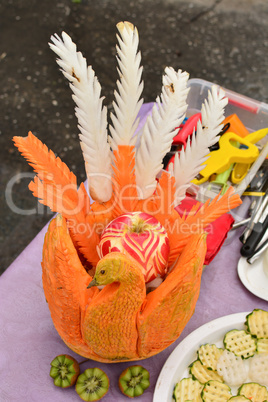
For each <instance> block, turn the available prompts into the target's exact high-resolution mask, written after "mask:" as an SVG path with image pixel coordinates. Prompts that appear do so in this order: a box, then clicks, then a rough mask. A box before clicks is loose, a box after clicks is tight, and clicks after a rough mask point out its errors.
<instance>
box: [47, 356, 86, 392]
mask: <svg viewBox="0 0 268 402" xmlns="http://www.w3.org/2000/svg"><path fill="white" fill-rule="evenodd" d="M50 365H51V369H50V377H52V378H53V379H54V384H55V385H56V386H57V387H61V388H68V387H71V386H72V385H74V384H75V382H76V379H77V377H78V376H79V373H80V367H79V364H78V362H77V361H76V360H75V359H74V358H73V357H72V356H69V355H59V356H57V357H55V359H53V360H52V362H51V363H50Z"/></svg>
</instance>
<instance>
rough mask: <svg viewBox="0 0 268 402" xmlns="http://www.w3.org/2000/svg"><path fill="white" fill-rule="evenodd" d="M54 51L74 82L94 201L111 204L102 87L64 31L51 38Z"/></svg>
mask: <svg viewBox="0 0 268 402" xmlns="http://www.w3.org/2000/svg"><path fill="white" fill-rule="evenodd" d="M51 41H52V43H50V44H49V46H50V48H51V49H52V50H53V51H54V52H55V53H56V54H57V55H58V56H59V59H57V63H58V65H59V66H60V67H61V69H62V73H63V74H64V76H65V77H66V78H67V79H68V80H69V81H70V87H71V89H72V91H73V100H74V102H75V103H76V108H75V112H76V117H77V119H78V128H79V130H80V135H79V138H80V141H81V143H80V144H81V148H82V153H83V157H84V161H85V168H86V173H87V179H88V185H89V192H90V195H91V197H92V198H93V199H94V200H98V201H100V202H105V201H108V200H109V199H110V198H111V195H112V182H111V151H110V146H109V144H108V140H107V110H106V107H105V106H103V97H101V86H100V84H99V82H98V79H97V77H96V76H95V72H94V71H93V69H92V67H91V66H89V67H88V66H87V62H86V59H85V58H84V57H83V56H82V54H81V52H77V50H76V45H75V44H74V43H73V42H72V39H71V38H70V37H69V36H68V35H67V34H66V33H65V32H62V39H61V38H60V37H59V36H58V35H53V36H52V37H51Z"/></svg>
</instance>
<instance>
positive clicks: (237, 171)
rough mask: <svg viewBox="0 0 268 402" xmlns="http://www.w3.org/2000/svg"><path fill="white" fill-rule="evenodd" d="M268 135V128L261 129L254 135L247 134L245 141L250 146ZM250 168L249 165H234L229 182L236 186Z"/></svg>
mask: <svg viewBox="0 0 268 402" xmlns="http://www.w3.org/2000/svg"><path fill="white" fill-rule="evenodd" d="M267 134H268V128H262V129H261V130H258V131H255V132H254V133H251V134H248V135H247V137H246V139H247V141H249V142H251V143H252V144H256V143H257V142H259V141H260V140H261V139H262V138H264V137H265V136H266V135H267ZM249 168H250V164H247V163H236V164H235V166H234V169H233V171H232V175H231V180H232V182H233V183H234V184H238V183H240V182H241V180H243V179H244V178H245V176H246V174H247V172H248V170H249Z"/></svg>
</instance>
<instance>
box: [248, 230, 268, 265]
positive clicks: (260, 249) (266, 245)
mask: <svg viewBox="0 0 268 402" xmlns="http://www.w3.org/2000/svg"><path fill="white" fill-rule="evenodd" d="M265 237H266V239H265V240H264V241H263V242H262V243H261V245H260V246H259V247H258V248H257V249H256V250H255V251H254V253H253V254H252V255H251V256H250V257H248V258H247V262H248V263H249V264H253V262H254V261H256V260H257V259H258V258H259V257H260V256H261V255H262V254H263V253H264V251H265V250H267V248H268V232H267V231H266V233H265Z"/></svg>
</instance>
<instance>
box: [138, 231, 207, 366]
mask: <svg viewBox="0 0 268 402" xmlns="http://www.w3.org/2000/svg"><path fill="white" fill-rule="evenodd" d="M205 254H206V235H205V234H197V235H193V236H192V238H191V239H190V241H189V242H188V244H187V246H186V247H185V249H184V250H183V252H182V254H181V256H180V257H179V259H178V261H177V262H176V264H175V266H174V268H173V269H172V272H171V273H170V274H169V275H168V276H167V278H166V279H165V280H164V282H162V284H161V285H160V286H159V287H158V288H157V289H155V290H154V291H153V292H151V293H149V294H148V295H147V298H146V301H145V302H144V304H143V306H142V309H141V313H140V315H139V317H138V331H139V341H138V349H139V356H140V357H141V358H142V357H143V356H144V357H145V356H146V357H149V356H152V355H154V354H155V353H156V352H160V351H161V350H163V349H165V348H166V347H168V346H169V345H170V344H171V343H172V342H174V341H175V340H176V339H177V338H178V337H179V335H180V334H181V332H182V330H183V329H184V327H185V325H186V324H187V322H188V321H189V319H190V318H191V316H192V314H193V312H194V309H195V304H196V301H197V299H198V296H199V289H200V282H201V274H202V268H203V262H204V258H205ZM163 334H164V336H163Z"/></svg>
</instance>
